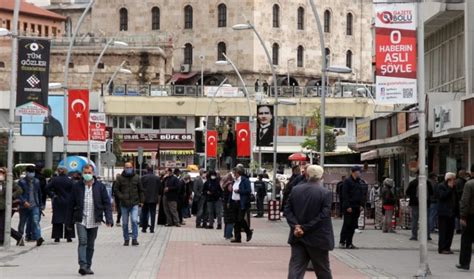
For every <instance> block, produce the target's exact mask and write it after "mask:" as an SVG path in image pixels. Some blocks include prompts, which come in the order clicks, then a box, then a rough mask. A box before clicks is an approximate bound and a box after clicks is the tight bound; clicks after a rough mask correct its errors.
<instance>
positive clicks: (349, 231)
mask: <svg viewBox="0 0 474 279" xmlns="http://www.w3.org/2000/svg"><path fill="white" fill-rule="evenodd" d="M361 171H362V168H361V167H359V166H354V167H352V169H351V175H350V176H349V177H348V178H347V179H346V180H345V181H344V184H343V186H342V203H343V204H342V210H343V212H344V222H343V225H342V229H341V237H340V240H339V247H340V248H347V249H357V247H356V246H354V244H353V243H352V239H353V237H354V232H355V230H356V229H357V228H358V226H359V225H358V220H359V215H360V209H361V207H362V206H363V201H364V197H363V194H362V184H363V183H364V182H363V180H362V179H361V178H360V175H361Z"/></svg>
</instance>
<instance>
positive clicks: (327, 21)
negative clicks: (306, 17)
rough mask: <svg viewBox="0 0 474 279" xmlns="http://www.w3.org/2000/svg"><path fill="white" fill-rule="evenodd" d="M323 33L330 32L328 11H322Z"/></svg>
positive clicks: (329, 13)
mask: <svg viewBox="0 0 474 279" xmlns="http://www.w3.org/2000/svg"><path fill="white" fill-rule="evenodd" d="M324 32H326V33H330V32H331V12H330V11H329V10H326V11H324Z"/></svg>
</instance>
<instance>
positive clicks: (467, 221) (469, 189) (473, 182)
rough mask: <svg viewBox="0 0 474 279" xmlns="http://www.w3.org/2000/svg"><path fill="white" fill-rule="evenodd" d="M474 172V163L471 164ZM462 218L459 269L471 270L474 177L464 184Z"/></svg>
mask: <svg viewBox="0 0 474 279" xmlns="http://www.w3.org/2000/svg"><path fill="white" fill-rule="evenodd" d="M471 173H474V164H473V165H472V166H471ZM460 219H461V226H462V235H461V253H460V254H459V264H457V265H456V267H457V268H459V269H465V270H469V268H470V265H471V256H472V243H473V242H474V178H471V179H470V180H469V181H467V182H466V184H464V189H463V193H462V197H461V202H460Z"/></svg>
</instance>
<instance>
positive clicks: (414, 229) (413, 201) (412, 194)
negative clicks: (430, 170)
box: [405, 172, 433, 240]
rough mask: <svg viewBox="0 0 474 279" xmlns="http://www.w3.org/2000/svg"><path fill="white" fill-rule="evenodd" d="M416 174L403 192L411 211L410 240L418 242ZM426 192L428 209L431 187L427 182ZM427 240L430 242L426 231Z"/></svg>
mask: <svg viewBox="0 0 474 279" xmlns="http://www.w3.org/2000/svg"><path fill="white" fill-rule="evenodd" d="M418 174H419V173H418V172H417V173H416V178H415V179H413V180H412V181H410V183H409V184H408V188H407V190H406V192H405V194H406V195H407V197H408V198H409V201H408V206H410V209H411V210H410V211H411V237H410V240H418V218H419V207H418V205H419V200H418ZM425 187H427V190H428V198H427V200H426V203H427V208H430V202H429V197H430V196H432V195H433V186H432V185H431V182H430V181H429V180H427V182H426V186H425ZM428 240H431V236H430V232H429V231H428Z"/></svg>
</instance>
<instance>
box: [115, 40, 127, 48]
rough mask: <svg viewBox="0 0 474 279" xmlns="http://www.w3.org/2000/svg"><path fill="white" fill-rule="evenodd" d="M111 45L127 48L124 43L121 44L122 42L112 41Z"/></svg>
mask: <svg viewBox="0 0 474 279" xmlns="http://www.w3.org/2000/svg"><path fill="white" fill-rule="evenodd" d="M113 44H114V46H122V47H128V44H127V43H126V42H122V41H114V42H113Z"/></svg>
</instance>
